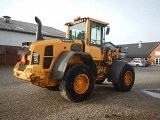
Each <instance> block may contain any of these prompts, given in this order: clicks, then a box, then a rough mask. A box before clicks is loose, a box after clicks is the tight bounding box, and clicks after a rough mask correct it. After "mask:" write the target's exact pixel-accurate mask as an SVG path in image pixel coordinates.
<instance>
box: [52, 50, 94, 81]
mask: <svg viewBox="0 0 160 120" xmlns="http://www.w3.org/2000/svg"><path fill="white" fill-rule="evenodd" d="M75 54H78V55H80V56H81V59H82V61H83V62H84V64H86V65H87V66H89V67H90V68H91V69H92V70H93V73H94V75H95V76H96V75H97V67H96V64H95V62H94V61H93V59H92V57H91V56H90V54H89V53H85V52H78V51H70V52H67V51H66V52H63V53H61V55H60V56H59V58H58V59H57V61H56V63H55V64H54V66H53V68H52V71H51V74H50V78H51V79H56V80H59V79H62V77H63V76H64V73H65V70H66V68H67V62H68V60H69V59H70V58H71V57H72V56H73V55H75Z"/></svg>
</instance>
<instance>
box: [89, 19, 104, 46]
mask: <svg viewBox="0 0 160 120" xmlns="http://www.w3.org/2000/svg"><path fill="white" fill-rule="evenodd" d="M102 39H103V25H102V24H99V23H96V22H93V21H91V45H96V46H100V45H101V44H102Z"/></svg>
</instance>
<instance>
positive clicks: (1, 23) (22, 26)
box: [0, 16, 65, 38]
mask: <svg viewBox="0 0 160 120" xmlns="http://www.w3.org/2000/svg"><path fill="white" fill-rule="evenodd" d="M4 17H8V16H4ZM8 19H10V18H8ZM0 30H5V31H12V32H20V33H27V34H36V30H37V24H33V23H26V22H21V21H17V20H12V19H10V20H9V21H5V19H4V18H1V17H0ZM42 34H43V35H44V36H48V37H61V38H64V37H65V32H63V31H60V30H58V29H55V28H52V27H47V26H42Z"/></svg>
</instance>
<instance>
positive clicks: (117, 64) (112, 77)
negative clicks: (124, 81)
mask: <svg viewBox="0 0 160 120" xmlns="http://www.w3.org/2000/svg"><path fill="white" fill-rule="evenodd" d="M126 64H128V63H127V62H126V61H124V60H116V61H114V62H113V64H112V65H111V66H110V68H109V71H108V74H107V76H108V81H109V82H113V83H117V82H118V80H119V75H120V73H121V71H122V69H123V68H124V66H125V65H126Z"/></svg>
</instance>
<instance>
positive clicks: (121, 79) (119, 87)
mask: <svg viewBox="0 0 160 120" xmlns="http://www.w3.org/2000/svg"><path fill="white" fill-rule="evenodd" d="M127 71H129V72H130V73H131V74H132V80H131V83H130V84H129V85H125V83H124V76H125V73H126V72H127ZM134 81H135V72H134V69H133V67H132V66H131V65H128V64H126V65H125V66H124V68H123V69H122V71H121V73H120V75H119V80H118V82H117V83H112V84H113V86H114V88H115V89H116V90H117V91H122V92H127V91H129V90H130V89H131V88H132V87H133V84H134Z"/></svg>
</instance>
